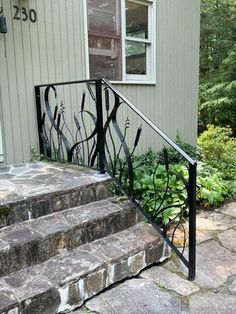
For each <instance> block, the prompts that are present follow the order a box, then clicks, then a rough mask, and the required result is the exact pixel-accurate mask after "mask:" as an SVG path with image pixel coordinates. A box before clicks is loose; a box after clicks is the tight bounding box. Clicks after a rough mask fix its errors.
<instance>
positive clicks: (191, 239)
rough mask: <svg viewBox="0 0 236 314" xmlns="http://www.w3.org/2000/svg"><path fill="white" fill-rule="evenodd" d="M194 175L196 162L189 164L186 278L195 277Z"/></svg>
mask: <svg viewBox="0 0 236 314" xmlns="http://www.w3.org/2000/svg"><path fill="white" fill-rule="evenodd" d="M196 177H197V164H196V163H195V164H193V165H191V164H190V165H189V191H188V200H189V273H188V279H189V280H194V279H195V277H196Z"/></svg>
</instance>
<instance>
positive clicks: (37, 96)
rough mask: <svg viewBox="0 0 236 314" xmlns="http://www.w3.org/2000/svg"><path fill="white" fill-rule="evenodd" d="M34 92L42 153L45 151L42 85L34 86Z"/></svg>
mask: <svg viewBox="0 0 236 314" xmlns="http://www.w3.org/2000/svg"><path fill="white" fill-rule="evenodd" d="M34 93H35V103H36V113H37V124H38V138H39V151H40V154H43V153H44V148H43V140H42V137H41V135H42V133H43V129H42V110H41V98H40V87H39V86H35V87H34Z"/></svg>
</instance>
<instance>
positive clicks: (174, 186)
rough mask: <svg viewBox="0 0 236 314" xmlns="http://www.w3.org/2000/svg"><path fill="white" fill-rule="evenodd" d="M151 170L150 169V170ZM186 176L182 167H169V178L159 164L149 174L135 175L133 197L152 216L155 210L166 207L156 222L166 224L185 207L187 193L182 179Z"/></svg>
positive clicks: (185, 171)
mask: <svg viewBox="0 0 236 314" xmlns="http://www.w3.org/2000/svg"><path fill="white" fill-rule="evenodd" d="M150 170H151V169H150ZM187 176H188V171H187V169H186V167H185V166H183V165H170V168H169V178H168V176H167V171H166V168H165V166H163V165H161V164H159V165H158V166H157V165H155V168H152V171H150V173H145V172H142V175H141V176H140V173H139V174H137V173H135V181H134V197H135V198H137V199H138V200H140V201H141V203H142V206H143V208H144V209H145V210H146V211H147V213H150V214H154V213H155V212H156V210H158V209H160V208H164V207H168V208H167V209H166V210H164V211H163V212H160V213H159V214H158V215H157V217H156V221H157V222H158V223H162V222H163V223H164V224H167V223H168V222H169V220H170V219H173V218H174V217H175V216H176V215H177V214H178V213H179V211H180V208H181V207H182V206H184V205H185V200H186V198H187V191H186V189H185V187H184V183H183V181H182V178H186V177H187Z"/></svg>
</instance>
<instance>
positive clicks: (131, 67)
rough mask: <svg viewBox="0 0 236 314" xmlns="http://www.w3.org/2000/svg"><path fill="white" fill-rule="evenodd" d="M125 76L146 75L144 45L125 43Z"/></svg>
mask: <svg viewBox="0 0 236 314" xmlns="http://www.w3.org/2000/svg"><path fill="white" fill-rule="evenodd" d="M125 51H126V74H140V75H145V74H147V66H146V61H147V60H146V59H147V57H146V44H144V43H138V42H132V41H128V40H127V41H126V44H125Z"/></svg>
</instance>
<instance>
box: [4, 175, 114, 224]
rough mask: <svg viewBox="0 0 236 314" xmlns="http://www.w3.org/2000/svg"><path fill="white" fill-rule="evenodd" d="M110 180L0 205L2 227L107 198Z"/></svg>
mask: <svg viewBox="0 0 236 314" xmlns="http://www.w3.org/2000/svg"><path fill="white" fill-rule="evenodd" d="M110 182H111V181H110V179H108V180H106V181H105V180H104V182H100V183H94V184H88V185H86V184H85V185H84V186H83V187H81V188H73V189H71V190H70V189H67V190H61V191H56V192H52V193H44V194H42V195H40V196H33V197H27V198H26V199H22V200H18V201H16V202H15V201H13V202H8V203H6V204H3V205H0V228H1V227H4V226H7V225H12V224H15V223H19V222H22V221H26V220H31V219H35V218H38V217H41V216H45V215H48V214H51V213H54V212H59V211H62V210H65V209H68V208H71V207H75V206H80V205H84V204H88V203H90V202H94V201H98V200H102V199H105V198H107V197H108V196H109V194H110V193H109V192H108V189H107V185H108V184H110Z"/></svg>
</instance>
